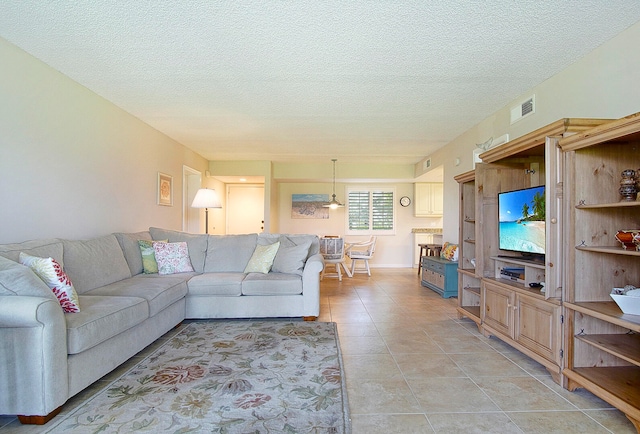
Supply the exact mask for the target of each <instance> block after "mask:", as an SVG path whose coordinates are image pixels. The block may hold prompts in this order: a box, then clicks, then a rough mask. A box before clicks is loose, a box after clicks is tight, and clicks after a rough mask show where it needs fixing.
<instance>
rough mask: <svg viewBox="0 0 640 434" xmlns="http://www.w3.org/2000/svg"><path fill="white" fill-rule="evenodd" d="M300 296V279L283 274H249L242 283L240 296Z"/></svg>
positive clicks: (293, 275)
mask: <svg viewBox="0 0 640 434" xmlns="http://www.w3.org/2000/svg"><path fill="white" fill-rule="evenodd" d="M297 294H302V277H300V276H298V275H296V274H283V273H269V274H261V273H249V274H247V277H245V278H244V280H243V281H242V295H297Z"/></svg>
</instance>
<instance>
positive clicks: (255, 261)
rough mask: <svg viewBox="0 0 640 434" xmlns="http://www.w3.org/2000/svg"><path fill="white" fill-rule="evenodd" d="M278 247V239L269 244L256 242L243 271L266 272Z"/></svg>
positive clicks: (271, 264)
mask: <svg viewBox="0 0 640 434" xmlns="http://www.w3.org/2000/svg"><path fill="white" fill-rule="evenodd" d="M278 248H280V241H278V242H276V243H273V244H269V245H268V246H262V245H260V244H258V245H257V246H256V249H255V250H254V251H253V255H251V259H249V263H248V264H247V266H246V267H245V269H244V272H245V273H263V274H267V273H268V272H269V270H271V267H272V266H273V260H274V259H275V257H276V253H278Z"/></svg>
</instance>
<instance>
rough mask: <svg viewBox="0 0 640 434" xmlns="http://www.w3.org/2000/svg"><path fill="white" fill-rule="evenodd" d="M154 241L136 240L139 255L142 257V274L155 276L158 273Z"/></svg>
mask: <svg viewBox="0 0 640 434" xmlns="http://www.w3.org/2000/svg"><path fill="white" fill-rule="evenodd" d="M168 241H169V240H158V241H155V242H159V243H166V242H168ZM153 243H154V241H150V240H138V246H140V254H141V255H142V271H143V272H144V274H156V273H157V272H158V262H156V252H155V250H154V249H153Z"/></svg>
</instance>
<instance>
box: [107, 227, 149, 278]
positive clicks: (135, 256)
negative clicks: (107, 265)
mask: <svg viewBox="0 0 640 434" xmlns="http://www.w3.org/2000/svg"><path fill="white" fill-rule="evenodd" d="M113 235H115V236H116V239H117V240H118V243H119V244H120V248H121V249H122V253H123V254H124V259H125V260H126V261H127V264H128V265H129V270H130V271H131V275H132V276H135V275H136V274H140V273H142V271H143V266H142V256H141V255H140V247H139V246H138V240H149V241H151V234H150V233H149V231H143V232H136V233H131V234H128V233H122V232H117V233H115V234H113Z"/></svg>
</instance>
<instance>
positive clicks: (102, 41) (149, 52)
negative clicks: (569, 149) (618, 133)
mask: <svg viewBox="0 0 640 434" xmlns="http://www.w3.org/2000/svg"><path fill="white" fill-rule="evenodd" d="M638 20H640V1H638V0H607V1H603V0H578V1H576V0H564V1H551V0H549V1H540V0H519V1H517V2H514V1H513V0H494V1H486V0H481V1H473V0H469V1H452V0H432V1H426V0H420V1H349V2H342V1H321V0H299V1H290V2H282V1H269V0H267V1H242V2H235V1H233V2H232V1H213V0H190V1H187V0H181V1H174V0H170V1H169V0H164V1H131V0H124V1H99V0H94V1H87V0H80V1H73V2H71V1H67V0H65V1H62V0H60V1H46V0H2V2H1V3H0V36H2V37H3V38H5V39H7V40H8V41H10V42H12V43H14V44H15V45H17V46H19V47H21V48H22V49H24V50H25V51H27V52H29V53H31V54H32V55H34V56H35V57H37V58H39V59H41V60H42V61H44V62H45V63H47V64H49V65H51V66H52V67H53V68H55V69H57V70H59V71H61V72H63V73H64V74H66V75H67V76H69V77H71V78H72V79H74V80H76V81H77V82H79V83H81V84H83V85H84V86H86V87H87V88H89V89H91V90H93V91H94V92H96V93H98V94H99V95H102V96H103V97H105V98H106V99H108V100H110V101H112V102H113V103H115V104H116V105H118V106H120V107H122V108H123V109H125V110H127V111H129V112H130V113H132V114H134V115H135V116H137V117H139V118H140V119H142V120H143V121H145V122H147V123H148V124H150V125H152V126H153V127H155V128H157V129H158V130H160V131H162V132H164V133H166V134H167V135H169V136H170V137H172V138H174V139H175V140H177V141H179V142H181V143H183V144H184V145H186V146H187V147H189V148H191V149H193V150H195V151H196V152H198V153H199V154H201V155H202V156H204V157H205V158H207V159H211V160H229V159H234V160H244V159H264V160H272V161H317V160H319V159H321V160H327V161H329V159H331V158H338V159H339V161H369V162H394V163H415V162H417V161H419V160H420V159H421V158H423V157H425V156H427V155H428V154H430V153H432V152H433V151H434V150H436V149H437V148H439V147H441V146H443V145H445V144H446V143H448V142H449V141H451V140H452V139H454V138H455V137H457V136H458V135H459V134H461V133H462V132H464V131H465V130H467V129H469V128H470V127H472V126H473V125H475V124H477V123H478V122H480V121H481V120H483V119H484V118H486V117H487V116H488V115H490V114H491V113H493V112H494V111H496V110H498V109H500V108H502V107H504V106H505V105H506V104H508V103H509V102H511V101H512V100H513V99H514V98H516V97H518V96H519V95H520V94H522V93H524V92H526V91H527V90H529V89H531V88H532V87H534V86H536V85H538V84H540V83H541V82H543V81H544V80H546V79H547V78H549V77H551V76H553V75H554V74H556V73H558V72H559V71H561V70H562V69H564V68H566V67H567V66H568V65H570V64H571V63H573V62H575V61H576V60H578V59H580V58H581V57H583V56H584V55H585V54H587V53H589V52H590V51H592V50H593V49H594V48H596V47H597V46H599V45H601V44H602V43H603V42H605V41H607V40H609V39H611V38H612V37H613V36H615V35H616V34H618V33H620V32H621V31H623V30H624V29H625V28H627V27H629V26H630V25H632V24H633V23H635V22H637V21H638Z"/></svg>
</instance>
